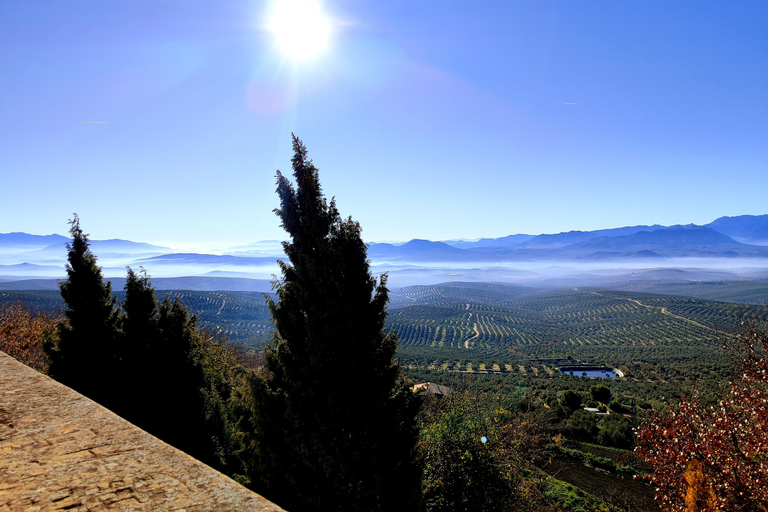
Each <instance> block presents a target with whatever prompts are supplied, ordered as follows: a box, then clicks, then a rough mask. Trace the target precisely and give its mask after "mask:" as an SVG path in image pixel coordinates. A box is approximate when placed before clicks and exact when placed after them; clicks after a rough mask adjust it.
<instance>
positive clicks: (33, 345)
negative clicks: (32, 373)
mask: <svg viewBox="0 0 768 512" xmlns="http://www.w3.org/2000/svg"><path fill="white" fill-rule="evenodd" d="M57 322H58V319H57V318H55V317H54V316H52V315H47V314H44V313H39V314H33V313H32V312H31V311H29V310H28V309H26V308H25V307H24V306H22V305H21V304H10V305H8V304H4V305H2V306H0V350H2V351H3V352H5V353H6V354H8V355H9V356H11V357H13V358H15V359H17V360H18V361H20V362H22V363H24V364H26V365H27V366H29V367H31V368H34V369H35V370H38V371H41V372H43V373H45V372H46V370H47V368H48V357H47V356H46V355H45V352H44V351H43V340H44V339H45V338H46V336H55V334H56V323H57Z"/></svg>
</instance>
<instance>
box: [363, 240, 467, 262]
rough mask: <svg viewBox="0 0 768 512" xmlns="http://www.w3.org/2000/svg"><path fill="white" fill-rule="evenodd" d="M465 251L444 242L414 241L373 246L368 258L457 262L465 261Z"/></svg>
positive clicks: (369, 250)
mask: <svg viewBox="0 0 768 512" xmlns="http://www.w3.org/2000/svg"><path fill="white" fill-rule="evenodd" d="M466 255H467V253H466V251H465V250H464V249H459V248H457V247H452V246H450V245H448V244H446V243H444V242H430V241H429V240H420V239H414V240H411V241H410V242H407V243H404V244H402V245H392V244H371V245H370V247H369V248H368V257H370V258H379V259H381V258H385V259H388V260H391V261H399V260H404V261H455V260H456V259H459V260H461V259H463V258H464V257H466Z"/></svg>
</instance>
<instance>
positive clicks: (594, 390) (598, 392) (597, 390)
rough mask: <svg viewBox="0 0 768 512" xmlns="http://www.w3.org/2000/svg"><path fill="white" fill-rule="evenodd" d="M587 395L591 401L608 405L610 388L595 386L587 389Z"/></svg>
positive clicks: (600, 385)
mask: <svg viewBox="0 0 768 512" xmlns="http://www.w3.org/2000/svg"><path fill="white" fill-rule="evenodd" d="M589 394H590V395H592V400H594V401H596V402H600V403H603V404H606V405H607V404H608V403H609V402H610V401H611V388H609V387H608V386H603V385H602V384H597V385H595V386H592V387H590V388H589Z"/></svg>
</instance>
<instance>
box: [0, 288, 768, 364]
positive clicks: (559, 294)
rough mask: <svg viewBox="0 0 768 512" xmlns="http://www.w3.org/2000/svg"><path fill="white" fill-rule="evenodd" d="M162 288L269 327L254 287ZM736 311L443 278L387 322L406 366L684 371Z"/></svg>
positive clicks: (710, 351)
mask: <svg viewBox="0 0 768 512" xmlns="http://www.w3.org/2000/svg"><path fill="white" fill-rule="evenodd" d="M169 293H170V297H171V298H176V297H178V298H180V299H181V300H182V301H183V302H184V303H185V304H186V305H187V306H188V307H189V309H190V310H191V311H195V312H197V314H198V318H199V321H200V324H201V325H202V326H203V327H204V328H208V329H210V330H212V331H214V332H216V333H219V334H222V335H225V336H227V337H228V338H230V339H231V340H233V341H235V342H241V343H246V344H252V345H260V344H261V343H262V342H263V341H265V340H266V339H268V338H269V336H270V333H271V331H272V324H271V322H270V319H269V313H268V310H267V308H266V305H265V303H264V295H263V294H261V293H258V292H226V291H220V292H201V291H171V292H169ZM117 295H118V301H120V300H122V293H118V294H117ZM158 295H159V296H164V292H163V293H159V294H158ZM16 300H22V301H24V302H26V303H28V304H29V305H30V306H32V307H34V308H36V309H47V310H55V309H60V308H61V307H62V306H63V304H62V302H61V298H60V297H59V295H58V293H57V292H54V291H5V292H0V303H2V302H6V301H11V302H12V301H16ZM740 307H742V306H739V305H735V304H731V303H725V302H716V301H709V300H702V299H691V298H685V297H674V296H664V295H652V294H646V293H638V292H625V291H607V290H599V289H567V290H558V291H542V290H537V289H534V288H527V287H521V286H510V285H502V284H489V283H448V284H442V285H434V286H412V287H408V288H401V289H396V290H392V292H391V303H390V307H389V317H388V320H387V326H388V328H390V329H393V330H395V331H397V333H398V334H399V336H400V344H401V355H402V357H404V358H405V359H406V360H407V361H409V363H411V364H419V365H421V364H423V365H438V366H445V365H446V363H450V364H451V366H453V365H454V364H455V363H456V362H457V361H465V362H474V364H475V367H477V366H478V365H479V364H486V363H487V364H486V366H487V367H488V368H491V367H492V366H493V365H497V366H498V367H499V368H500V369H504V368H505V367H506V365H508V364H513V365H514V364H516V363H515V362H516V361H520V360H523V359H530V358H542V357H568V356H571V357H574V358H577V359H579V360H582V361H585V362H589V363H601V364H610V365H615V366H621V365H630V363H632V362H633V361H635V362H637V363H638V364H651V365H656V364H666V365H670V366H671V367H672V369H673V370H674V371H673V373H674V372H682V373H685V372H687V371H693V369H695V371H697V372H702V371H708V370H712V369H717V368H718V367H721V366H722V364H723V354H722V350H721V348H720V346H721V343H720V342H719V337H721V336H722V335H723V333H725V332H727V331H728V330H730V328H731V327H732V325H733V321H734V315H735V313H736V311H737V310H738V309H739V308H740ZM750 307H751V308H752V310H757V309H758V308H760V307H759V306H750Z"/></svg>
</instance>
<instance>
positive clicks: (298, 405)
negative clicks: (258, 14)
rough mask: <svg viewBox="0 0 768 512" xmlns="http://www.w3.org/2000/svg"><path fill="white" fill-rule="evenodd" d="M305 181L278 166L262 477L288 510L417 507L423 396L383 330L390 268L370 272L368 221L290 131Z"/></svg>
mask: <svg viewBox="0 0 768 512" xmlns="http://www.w3.org/2000/svg"><path fill="white" fill-rule="evenodd" d="M293 150H294V156H293V159H292V165H293V176H294V178H295V180H296V188H294V186H293V185H292V184H291V183H290V181H289V180H288V179H287V178H286V177H284V176H283V175H282V174H281V173H280V172H279V171H278V173H277V185H278V188H277V192H278V194H279V196H280V208H279V209H277V210H275V213H276V214H277V215H278V217H279V218H280V220H281V221H282V227H283V228H284V229H285V230H286V231H287V232H288V234H289V235H290V237H291V241H290V242H284V243H283V248H284V250H285V253H286V255H287V256H288V259H289V260H290V263H286V262H279V265H280V268H281V270H282V280H281V281H280V282H278V283H276V284H275V286H276V291H277V300H276V301H273V300H269V301H268V305H269V309H270V311H271V314H272V318H273V320H274V323H275V327H276V334H275V336H274V339H273V341H272V344H271V346H268V347H267V349H266V358H265V361H266V369H267V370H268V371H267V375H268V376H267V377H266V378H255V379H254V380H253V382H252V387H253V394H254V397H255V401H256V410H255V423H256V431H257V440H256V442H255V443H254V446H255V449H256V450H257V452H258V455H259V456H258V466H259V467H258V469H259V471H260V479H261V481H262V482H263V484H264V485H265V488H264V492H265V493H267V495H268V496H269V497H270V499H273V500H275V501H277V502H278V503H281V504H282V505H283V506H285V507H287V508H288V509H290V510H294V511H302V510H313V511H314V510H350V511H352V510H367V511H384V510H413V509H415V508H416V507H417V506H418V503H419V500H420V468H419V466H418V465H417V464H416V463H415V461H414V459H415V457H414V455H415V445H416V440H417V436H418V430H417V428H416V421H415V416H416V413H417V411H418V408H419V400H418V399H417V398H416V397H415V396H414V395H413V393H411V391H410V389H409V388H408V386H407V385H406V383H405V382H404V380H403V377H402V374H401V371H400V367H399V366H398V364H396V363H395V361H394V359H393V358H394V354H395V350H396V348H397V337H396V335H395V334H394V333H392V332H387V331H386V330H385V329H384V320H385V318H386V304H387V301H388V295H387V294H388V292H387V286H386V276H382V277H381V280H380V281H378V282H377V280H376V278H374V277H373V276H372V275H371V272H370V268H369V262H368V259H367V247H366V245H365V244H364V243H363V241H362V239H361V236H360V232H361V230H360V225H359V224H358V223H357V222H355V221H353V220H352V219H351V218H348V219H342V218H341V216H340V215H339V212H338V210H337V208H336V205H335V202H334V200H331V202H330V204H329V203H328V202H327V201H326V199H325V197H324V195H323V193H322V190H321V188H320V183H319V181H318V171H317V168H315V166H314V165H313V164H312V161H311V160H309V159H308V158H307V150H306V147H305V146H304V145H303V144H302V142H301V141H300V140H299V139H298V138H296V137H295V136H294V137H293Z"/></svg>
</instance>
